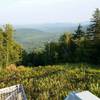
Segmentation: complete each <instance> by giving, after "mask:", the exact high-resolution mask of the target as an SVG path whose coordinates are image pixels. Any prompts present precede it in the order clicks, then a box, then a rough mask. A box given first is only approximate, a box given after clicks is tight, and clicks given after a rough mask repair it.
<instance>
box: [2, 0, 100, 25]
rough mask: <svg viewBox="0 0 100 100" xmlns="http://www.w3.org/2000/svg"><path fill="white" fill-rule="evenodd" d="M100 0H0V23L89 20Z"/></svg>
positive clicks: (99, 4)
mask: <svg viewBox="0 0 100 100" xmlns="http://www.w3.org/2000/svg"><path fill="white" fill-rule="evenodd" d="M96 8H100V0H0V24H5V23H11V24H16V25H18V24H36V23H58V22H59V23H79V22H84V21H89V19H90V18H91V17H92V14H93V12H94V10H95V9H96Z"/></svg>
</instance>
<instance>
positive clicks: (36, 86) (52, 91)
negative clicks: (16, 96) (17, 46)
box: [0, 64, 100, 100]
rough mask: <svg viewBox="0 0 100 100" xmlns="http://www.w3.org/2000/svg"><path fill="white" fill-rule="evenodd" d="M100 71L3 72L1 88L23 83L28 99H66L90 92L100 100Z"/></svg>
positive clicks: (12, 69) (76, 66)
mask: <svg viewBox="0 0 100 100" xmlns="http://www.w3.org/2000/svg"><path fill="white" fill-rule="evenodd" d="M99 79H100V69H96V66H94V67H91V65H86V64H65V65H56V66H54V65H53V66H44V67H41V66H39V67H34V68H28V67H27V68H25V67H23V66H19V67H17V68H16V67H15V65H11V66H8V67H7V68H6V69H2V70H0V88H3V87H7V86H12V85H15V84H23V86H24V88H25V92H26V94H27V97H28V100H59V99H60V100H63V99H64V98H65V97H66V96H67V95H68V93H70V92H72V91H83V90H89V91H91V92H92V93H93V94H95V95H97V96H98V97H100V86H99V85H100V80H99Z"/></svg>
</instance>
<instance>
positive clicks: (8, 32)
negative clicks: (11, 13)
mask: <svg viewBox="0 0 100 100" xmlns="http://www.w3.org/2000/svg"><path fill="white" fill-rule="evenodd" d="M13 31H14V30H13V28H12V26H11V25H8V24H7V25H5V26H3V27H2V28H1V29H0V67H6V66H7V65H9V64H12V63H17V62H19V61H20V60H21V53H22V49H21V47H20V45H18V44H17V43H15V41H14V40H13V38H12V37H13Z"/></svg>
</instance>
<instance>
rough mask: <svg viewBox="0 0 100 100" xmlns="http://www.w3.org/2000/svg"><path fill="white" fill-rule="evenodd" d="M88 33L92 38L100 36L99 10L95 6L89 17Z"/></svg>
mask: <svg viewBox="0 0 100 100" xmlns="http://www.w3.org/2000/svg"><path fill="white" fill-rule="evenodd" d="M87 31H88V34H89V35H90V36H91V35H92V36H94V38H100V10H99V9H98V8H97V9H96V10H95V12H94V14H93V18H92V19H91V25H90V26H89V28H88V29H87Z"/></svg>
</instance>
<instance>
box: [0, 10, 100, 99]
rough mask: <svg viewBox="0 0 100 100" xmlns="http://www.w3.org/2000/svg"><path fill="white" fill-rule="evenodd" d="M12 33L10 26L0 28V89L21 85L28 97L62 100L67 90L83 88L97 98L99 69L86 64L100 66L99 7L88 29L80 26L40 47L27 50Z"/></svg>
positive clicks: (99, 80) (99, 79) (99, 93)
mask: <svg viewBox="0 0 100 100" xmlns="http://www.w3.org/2000/svg"><path fill="white" fill-rule="evenodd" d="M13 32H14V29H13V28H12V26H11V25H5V26H4V27H2V28H1V29H0V88H3V87H6V86H11V85H14V84H23V85H24V87H25V91H26V94H27V97H28V99H29V100H58V99H60V100H62V99H64V98H65V97H66V95H67V94H68V93H69V92H70V91H83V90H89V91H91V92H92V93H94V94H95V95H97V96H99V97H100V68H99V66H94V67H91V65H89V64H90V63H92V64H97V65H100V53H99V51H100V10H99V9H96V11H95V12H94V15H93V18H92V20H91V24H90V25H89V26H88V28H87V31H84V30H83V28H82V26H81V25H79V26H78V28H77V30H76V31H75V33H65V34H64V35H62V36H61V37H60V38H59V40H58V41H57V42H48V43H46V44H45V45H44V49H43V50H40V49H38V50H33V52H30V53H27V52H26V51H25V50H23V49H22V47H21V46H20V45H19V44H17V43H16V42H15V40H14V39H13ZM66 63H70V64H66ZM71 63H74V64H71ZM75 63H87V64H76V65H75ZM13 64H15V65H13ZM61 64H64V65H61ZM22 65H23V66H29V67H26V68H25V67H23V66H22ZM47 65H48V66H47ZM7 66H8V67H7ZM16 66H19V67H16ZM31 66H38V67H31Z"/></svg>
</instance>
